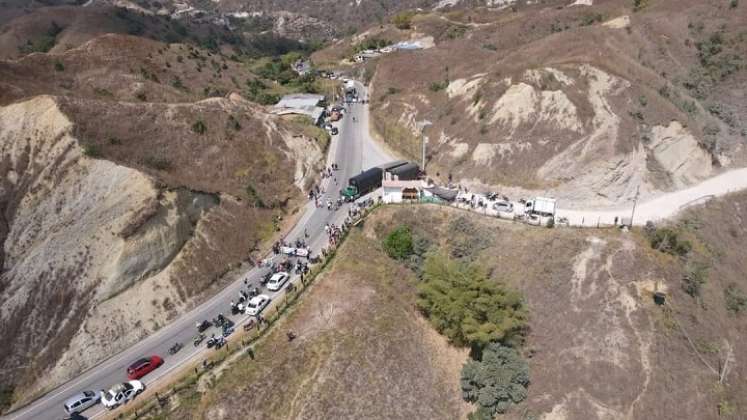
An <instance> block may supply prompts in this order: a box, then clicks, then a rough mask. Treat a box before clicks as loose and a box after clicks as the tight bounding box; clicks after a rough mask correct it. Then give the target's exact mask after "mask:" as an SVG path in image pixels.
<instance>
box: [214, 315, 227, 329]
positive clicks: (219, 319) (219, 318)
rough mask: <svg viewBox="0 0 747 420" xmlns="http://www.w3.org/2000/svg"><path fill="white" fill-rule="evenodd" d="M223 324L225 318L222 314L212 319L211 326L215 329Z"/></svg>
mask: <svg viewBox="0 0 747 420" xmlns="http://www.w3.org/2000/svg"><path fill="white" fill-rule="evenodd" d="M225 322H226V317H224V316H223V314H218V316H217V317H216V318H213V326H215V327H222V326H223V324H225Z"/></svg>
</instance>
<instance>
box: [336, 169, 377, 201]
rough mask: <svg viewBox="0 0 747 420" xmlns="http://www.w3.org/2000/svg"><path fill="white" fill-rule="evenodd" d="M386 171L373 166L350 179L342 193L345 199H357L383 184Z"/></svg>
mask: <svg viewBox="0 0 747 420" xmlns="http://www.w3.org/2000/svg"><path fill="white" fill-rule="evenodd" d="M383 173H384V171H383V170H382V169H381V168H380V167H373V168H371V169H368V170H366V171H363V172H361V173H360V174H358V175H356V176H354V177H352V178H350V179H349V180H348V186H347V187H345V189H343V190H342V191H341V192H340V194H341V195H342V196H343V198H344V199H345V201H355V200H356V199H358V197H360V196H362V195H366V194H368V193H370V192H371V191H373V190H375V189H377V188H379V187H380V186H381V178H382V176H383Z"/></svg>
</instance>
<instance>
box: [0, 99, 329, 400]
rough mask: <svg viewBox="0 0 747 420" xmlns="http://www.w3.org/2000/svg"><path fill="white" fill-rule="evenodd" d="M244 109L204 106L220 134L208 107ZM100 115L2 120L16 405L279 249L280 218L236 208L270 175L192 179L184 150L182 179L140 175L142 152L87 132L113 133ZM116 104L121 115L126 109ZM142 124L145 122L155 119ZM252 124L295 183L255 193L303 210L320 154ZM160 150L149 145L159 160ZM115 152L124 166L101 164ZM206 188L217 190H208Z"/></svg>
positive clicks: (2, 322)
mask: <svg viewBox="0 0 747 420" xmlns="http://www.w3.org/2000/svg"><path fill="white" fill-rule="evenodd" d="M237 101H238V102H237ZM61 103H64V106H61V105H60V104H61ZM241 104H242V102H241V100H240V99H234V100H228V99H226V100H217V102H216V101H213V102H207V103H206V104H202V105H197V108H199V109H201V110H202V111H203V112H205V113H204V114H203V115H205V116H206V117H205V121H208V123H209V122H210V121H212V120H211V119H210V118H209V116H210V111H209V110H206V108H207V109H209V108H211V107H212V106H215V105H218V108H217V109H222V110H229V113H231V114H232V115H237V116H238V115H242V114H241V113H240V112H241V111H243V112H248V111H249V110H250V108H242V106H247V107H248V106H249V105H241ZM96 106H101V104H97V103H96V102H87V101H82V102H81V101H78V100H73V99H71V98H55V97H51V96H38V97H34V98H31V99H28V100H25V101H21V102H17V103H13V104H10V105H7V106H5V107H2V108H0V156H1V157H2V168H1V169H2V171H1V173H2V176H3V177H2V181H1V182H2V183H1V184H0V196H1V197H2V208H1V209H0V210H2V229H0V234H2V237H0V240H2V241H3V244H4V245H3V252H2V256H3V272H2V274H1V275H0V303H2V305H0V308H1V309H0V334H2V336H3V337H6V338H7V339H6V340H3V343H2V344H1V345H0V346H1V348H0V350H1V351H2V353H3V357H2V358H0V371H1V372H2V375H3V377H4V378H8V380H11V381H13V382H14V383H15V384H16V387H17V392H16V394H17V396H20V395H25V396H28V395H31V394H33V393H34V392H36V391H40V390H43V389H45V388H47V387H49V386H52V385H54V384H57V383H59V382H61V381H63V380H65V379H68V378H70V377H71V376H74V375H75V374H76V373H77V372H79V371H80V370H82V369H85V368H87V367H89V366H91V365H92V364H94V363H95V362H97V361H99V360H101V359H102V358H103V357H106V356H108V355H109V354H111V353H112V352H115V351H117V350H120V349H122V348H124V347H125V346H127V345H129V344H131V343H133V342H135V341H136V340H138V339H140V338H142V337H144V336H145V335H147V334H149V333H150V332H153V331H155V330H156V329H158V328H159V327H160V326H161V325H164V324H165V323H166V322H168V320H169V319H171V318H173V317H175V316H176V315H178V314H179V313H180V312H181V311H184V310H185V309H186V308H188V307H189V306H191V305H193V304H194V303H195V302H196V301H197V300H199V298H200V296H201V295H202V293H203V292H204V291H206V290H207V289H208V288H209V287H211V286H212V285H214V284H215V283H216V282H218V283H219V282H220V281H225V280H221V278H222V275H223V274H224V273H225V272H226V271H227V270H229V269H230V268H231V267H236V265H237V264H239V263H241V262H242V261H246V260H247V259H250V257H251V252H252V251H253V250H254V249H256V247H257V245H258V244H259V242H260V241H261V240H263V239H267V238H268V233H267V232H268V229H267V225H268V224H270V223H271V222H270V217H271V213H272V212H271V211H269V210H263V209H258V208H252V207H250V206H248V205H247V204H246V203H247V202H248V201H244V202H243V203H242V201H240V198H241V197H237V195H242V194H245V192H242V189H241V187H240V184H239V183H238V182H245V181H242V180H243V179H251V176H254V175H257V176H259V174H261V173H262V171H263V169H262V166H259V167H258V168H254V169H253V171H254V172H252V171H249V172H246V173H239V172H240V170H239V168H237V167H235V166H233V165H234V164H239V165H245V164H246V163H247V162H248V161H246V160H241V159H237V160H235V161H233V160H230V159H223V164H222V166H220V167H219V168H217V169H218V170H219V172H214V173H213V174H212V175H207V176H206V177H203V178H200V177H189V176H187V175H185V174H187V173H189V172H194V168H192V169H190V168H189V164H188V162H194V156H193V157H192V158H190V157H189V156H187V155H186V152H184V154H182V155H180V153H177V152H173V153H172V158H173V160H172V161H170V164H171V165H172V167H171V169H169V170H168V171H165V170H163V169H164V168H161V169H160V170H156V171H154V170H153V169H152V168H150V167H148V166H147V165H143V166H142V167H143V169H144V170H147V171H149V172H151V173H146V172H145V171H144V170H139V169H135V167H136V166H138V162H141V159H140V158H139V157H137V153H135V155H133V154H132V153H124V152H123V151H122V150H119V151H118V153H111V152H110V151H107V150H105V149H104V148H103V147H101V146H97V145H96V144H95V142H92V139H91V138H92V136H93V135H94V134H95V133H96V132H95V131H92V130H91V129H86V128H85V127H82V126H81V125H80V124H79V123H78V121H82V120H83V119H85V120H86V121H87V122H88V123H89V124H93V125H95V124H97V123H96V121H98V124H104V123H105V122H106V121H112V120H111V119H109V117H103V118H104V119H103V120H96V119H95V118H93V117H92V116H91V112H92V110H93V109H96ZM109 106H110V110H111V111H112V112H113V113H114V114H115V115H117V109H118V108H117V107H116V106H115V105H114V104H109ZM164 106H166V105H164ZM63 108H64V109H63ZM176 108H178V109H173V110H171V111H169V110H166V109H163V110H161V111H159V113H160V114H161V115H164V114H165V115H171V118H172V122H171V124H175V125H177V126H178V125H180V124H185V125H186V124H187V123H186V122H180V121H181V120H180V119H179V118H177V117H176V116H177V115H181V116H184V115H185V113H191V112H193V110H192V109H190V108H189V106H188V105H180V106H178V107H176ZM124 109H125V110H126V112H127V113H129V112H132V111H133V110H131V109H129V108H127V107H126V106H125V107H124ZM120 111H121V110H120ZM137 112H139V113H141V114H142V113H143V111H142V110H141V111H137ZM137 112H136V113H137ZM216 112H217V110H216ZM144 115H145V118H146V119H147V118H148V117H147V115H148V112H145V113H144ZM89 117H90V119H89ZM100 118H102V117H101V116H100ZM252 118H257V121H258V122H257V124H258V125H257V127H258V128H260V129H261V130H260V131H256V132H255V136H260V138H266V140H264V141H267V142H268V143H266V145H265V146H261V147H266V148H267V150H266V153H267V155H266V157H269V156H275V153H277V156H276V157H274V158H273V159H276V162H277V164H278V167H277V168H274V169H273V170H281V169H282V168H283V166H285V165H288V166H289V168H290V169H289V170H287V171H285V173H286V175H287V181H288V182H289V185H279V188H278V189H277V190H273V188H274V187H273V183H271V182H268V183H266V184H267V185H262V186H261V188H260V187H258V188H257V190H258V191H259V192H260V193H262V194H268V197H273V199H277V200H280V201H282V202H288V200H293V199H294V197H295V195H296V194H298V193H299V192H300V189H299V188H300V186H302V185H304V184H307V183H308V179H309V178H310V177H313V174H314V173H315V169H314V168H315V165H317V164H318V162H319V161H321V157H322V153H321V148H320V146H319V145H318V144H317V143H316V142H315V141H313V140H311V139H307V138H305V137H303V136H297V135H294V133H292V132H290V131H288V130H287V129H286V128H284V126H283V124H282V122H275V121H273V119H272V117H270V116H262V115H260V114H256V115H254V117H252ZM166 120H168V118H166V119H164V120H162V121H161V123H162V124H167V123H166ZM188 121H191V120H188ZM130 123H131V124H144V123H143V122H142V121H141V122H140V123H137V122H135V120H130ZM245 124H246V125H247V126H249V124H248V123H245ZM108 127H109V130H110V131H109V132H110V133H112V135H120V133H119V132H116V131H114V130H113V129H112V127H113V125H109V126H108ZM140 134H141V135H142V134H143V133H142V132H140ZM78 136H83V137H84V138H85V139H86V141H85V142H83V141H81V138H78ZM120 138H121V139H122V141H124V142H127V141H128V137H126V136H124V135H122V136H121V137H120ZM180 138H181V139H182V140H184V138H183V137H180ZM165 139H167V138H164V137H162V139H161V140H162V141H165ZM145 140H146V141H147V140H148V139H147V138H146V139H145ZM273 140H274V141H275V142H276V143H275V144H274V145H272V146H271V144H272V142H273ZM202 141H203V142H205V141H206V140H205V139H202ZM172 144H173V143H172ZM203 144H204V143H203ZM241 144H242V146H241V150H244V149H243V148H244V147H245V146H244V145H243V144H244V143H243V142H242V143H241ZM109 146H111V145H109ZM129 146H130V147H135V145H134V144H129ZM248 146H249V144H246V147H248ZM118 147H120V149H121V147H122V146H121V145H118ZM205 147H208V148H211V147H212V146H210V145H209V144H207V145H205ZM232 147H234V148H233V149H232ZM235 147H238V146H229V145H224V146H223V147H222V150H223V152H227V151H228V150H233V151H234V152H233V153H234V154H235V155H236V156H238V157H240V156H242V154H241V152H239V151H237V149H235ZM157 148H158V146H155V145H152V146H151V147H150V151H151V152H153V151H156V150H157ZM184 150H186V149H183V150H182V151H184ZM210 150H211V152H210V154H208V155H203V156H213V159H216V158H218V152H219V150H217V149H216V150H213V149H210ZM254 150H255V151H254V153H255V155H257V156H259V155H260V154H261V153H260V149H257V148H255V149H254ZM197 152H198V151H195V150H194V148H192V153H197ZM107 153H109V154H110V156H111V157H110V158H111V159H113V160H115V161H116V160H118V161H119V162H120V163H115V162H114V161H112V160H108V159H103V158H102V155H103V154H107ZM200 153H203V152H200ZM190 156H192V155H190ZM182 159H183V160H184V162H182ZM123 164H126V165H128V166H124V165H123ZM197 164H198V163H197ZM183 165H187V166H185V167H182V166H183ZM210 168H213V170H214V169H216V168H215V165H210ZM230 168H233V169H230ZM226 170H227V171H228V174H227V173H226V172H224V171H226ZM206 171H207V172H203V174H209V172H210V171H209V170H206ZM257 171H258V172H257ZM167 172H168V173H167ZM221 174H223V175H221ZM235 177H236V178H235ZM247 177H250V178H247ZM207 178H209V179H207ZM234 178H235V179H236V180H237V181H235V180H234ZM285 179H286V178H280V179H279V180H278V182H279V183H280V184H282V183H283V182H284V181H285ZM294 183H295V184H297V186H294V185H293V184H294ZM198 186H199V187H202V190H203V191H210V192H198V191H197V190H196V189H195V187H198ZM273 191H274V192H273ZM294 191H295V192H294ZM267 199H268V200H269V198H267ZM268 202H269V201H268ZM218 237H220V238H221V241H218V242H220V243H216V241H215V238H218Z"/></svg>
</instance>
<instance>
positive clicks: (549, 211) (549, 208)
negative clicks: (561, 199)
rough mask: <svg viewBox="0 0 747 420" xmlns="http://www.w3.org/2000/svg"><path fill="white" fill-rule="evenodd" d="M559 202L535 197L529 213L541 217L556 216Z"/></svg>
mask: <svg viewBox="0 0 747 420" xmlns="http://www.w3.org/2000/svg"><path fill="white" fill-rule="evenodd" d="M556 204H557V200H555V199H554V198H546V197H535V198H534V200H533V201H532V206H531V207H530V208H529V211H530V212H531V213H533V214H538V215H541V216H555V206H556Z"/></svg>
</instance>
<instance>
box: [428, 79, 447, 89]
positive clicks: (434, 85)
mask: <svg viewBox="0 0 747 420" xmlns="http://www.w3.org/2000/svg"><path fill="white" fill-rule="evenodd" d="M448 86H449V81H448V80H444V81H442V82H432V83H431V85H430V86H429V89H430V90H431V92H440V91H442V90H444V89H446V88H447V87H448Z"/></svg>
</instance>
